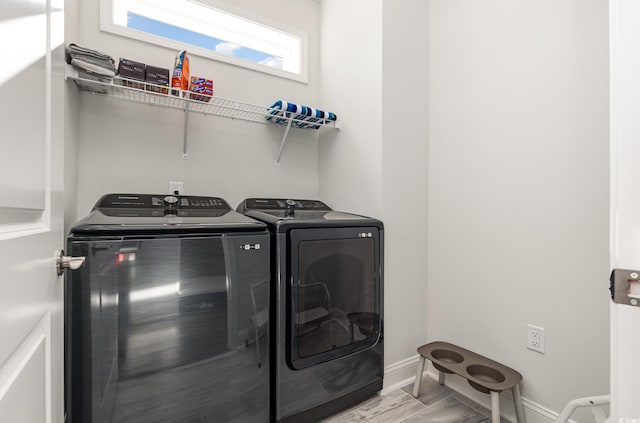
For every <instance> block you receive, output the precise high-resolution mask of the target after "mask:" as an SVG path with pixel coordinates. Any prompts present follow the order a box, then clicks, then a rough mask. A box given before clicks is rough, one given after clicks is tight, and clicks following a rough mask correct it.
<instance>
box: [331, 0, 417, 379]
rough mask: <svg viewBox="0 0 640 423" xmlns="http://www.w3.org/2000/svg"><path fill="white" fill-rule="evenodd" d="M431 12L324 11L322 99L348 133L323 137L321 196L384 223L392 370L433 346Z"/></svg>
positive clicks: (407, 5)
mask: <svg viewBox="0 0 640 423" xmlns="http://www.w3.org/2000/svg"><path fill="white" fill-rule="evenodd" d="M427 6H428V3H427V2H424V1H420V0H404V1H397V0H396V1H391V0H388V1H375V2H371V1H350V2H342V1H338V0H335V1H333V0H323V1H322V43H321V58H320V69H321V75H322V89H321V99H322V102H323V103H327V104H335V105H336V106H335V107H336V109H337V110H338V111H339V113H340V114H341V116H342V118H343V129H342V130H341V131H340V132H338V133H332V132H323V133H322V134H321V135H320V141H319V151H320V195H321V197H322V198H323V199H325V200H326V201H328V202H329V204H331V205H332V206H334V208H338V209H341V210H345V211H351V212H356V213H362V214H365V215H371V216H374V217H378V218H381V219H382V220H383V221H384V223H385V242H386V245H385V286H384V290H385V301H384V304H385V311H384V324H385V364H386V365H387V366H392V367H394V366H395V365H396V364H397V363H399V362H402V361H403V360H406V359H408V358H411V357H413V356H414V355H415V348H416V347H417V346H419V345H421V344H423V343H424V342H425V341H426V321H425V320H426V307H425V306H426V303H427V297H426V273H425V267H424V263H425V259H426V236H427V233H426V228H427V226H426V216H425V211H426V197H427V192H426V177H427V172H426V160H427V119H426V113H427V43H428V38H427V35H428V33H427V26H426V25H425V22H426V19H427V17H428V14H427V11H428V10H427ZM355 16H357V19H354V17H355ZM408 118H409V119H411V121H408V120H407V119H408ZM409 370H410V373H409V374H412V373H413V371H414V370H413V368H410V369H409ZM405 377H406V376H405ZM395 381H396V380H395V379H393V381H392V382H389V379H387V380H386V381H385V384H386V385H388V384H389V383H394V382H395Z"/></svg>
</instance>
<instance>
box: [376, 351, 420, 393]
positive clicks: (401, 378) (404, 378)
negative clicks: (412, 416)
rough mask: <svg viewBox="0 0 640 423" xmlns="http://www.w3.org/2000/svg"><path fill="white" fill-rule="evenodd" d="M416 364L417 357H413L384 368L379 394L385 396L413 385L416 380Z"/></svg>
mask: <svg viewBox="0 0 640 423" xmlns="http://www.w3.org/2000/svg"><path fill="white" fill-rule="evenodd" d="M417 364H418V356H417V355H415V356H413V357H409V358H406V359H404V360H400V361H397V362H395V363H392V364H390V365H388V366H386V367H385V368H384V384H383V388H382V392H381V393H382V394H386V393H388V392H391V391H395V390H396V389H400V388H402V387H403V386H405V385H408V384H410V383H413V381H414V380H416V371H417V370H418V368H417V367H416V365H417Z"/></svg>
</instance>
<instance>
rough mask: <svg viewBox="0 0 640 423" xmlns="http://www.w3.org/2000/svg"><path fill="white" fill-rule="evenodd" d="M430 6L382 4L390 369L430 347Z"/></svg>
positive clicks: (418, 0)
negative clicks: (428, 292)
mask: <svg viewBox="0 0 640 423" xmlns="http://www.w3.org/2000/svg"><path fill="white" fill-rule="evenodd" d="M428 7H429V2H425V1H424V0H402V1H398V0H384V1H383V7H382V11H383V15H382V53H383V55H382V57H383V60H382V168H381V175H382V217H383V219H384V223H385V229H386V231H385V237H386V238H385V241H386V249H385V254H386V256H385V258H386V259H385V278H386V279H385V355H386V356H385V362H386V363H387V364H392V363H396V362H398V361H401V360H402V359H406V358H408V357H413V356H415V354H416V348H417V347H418V346H420V345H422V344H424V343H425V342H426V340H427V308H428V307H429V305H430V303H431V301H430V299H429V298H428V297H427V272H426V265H425V264H426V257H427V236H428V233H427V216H426V211H427V185H426V184H427V160H428V155H427V148H428V139H427V135H428V119H427V113H428V106H429V104H428V94H429V93H428V74H429V69H428V65H429V63H428V49H429V46H428V45H429V29H428V26H427V25H426V22H427V20H428V19H429V10H428ZM411 370H413V369H411Z"/></svg>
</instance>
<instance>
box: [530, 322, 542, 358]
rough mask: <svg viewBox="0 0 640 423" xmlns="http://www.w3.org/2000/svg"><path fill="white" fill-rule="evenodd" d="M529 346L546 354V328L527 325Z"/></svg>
mask: <svg viewBox="0 0 640 423" xmlns="http://www.w3.org/2000/svg"><path fill="white" fill-rule="evenodd" d="M527 348H528V349H530V350H532V351H535V352H539V353H540V354H544V328H541V327H540V326H535V325H527Z"/></svg>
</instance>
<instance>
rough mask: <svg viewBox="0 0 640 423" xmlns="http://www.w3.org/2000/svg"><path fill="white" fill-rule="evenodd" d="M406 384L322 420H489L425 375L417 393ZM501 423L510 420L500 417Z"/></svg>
mask: <svg viewBox="0 0 640 423" xmlns="http://www.w3.org/2000/svg"><path fill="white" fill-rule="evenodd" d="M412 390H413V385H407V386H405V387H403V388H402V389H398V390H395V391H393V392H390V393H387V394H385V395H376V396H375V397H373V398H371V399H369V400H368V401H366V402H364V403H362V404H358V405H357V406H355V407H353V408H351V409H348V410H345V411H343V412H342V413H340V414H337V415H335V416H332V417H330V418H328V419H326V420H323V423H356V422H358V423H489V422H491V412H490V411H489V410H487V409H486V408H484V407H482V406H480V405H479V404H477V403H475V402H473V401H471V400H470V399H468V398H466V397H464V396H462V395H460V394H458V393H457V392H455V391H453V390H452V389H450V388H447V387H446V386H441V385H439V384H438V382H437V381H435V380H433V379H431V378H430V377H428V376H424V378H423V380H422V385H421V387H420V396H419V397H418V398H413V396H411V394H410V393H411V391H412ZM502 423H509V422H508V421H507V420H506V419H504V418H503V419H502Z"/></svg>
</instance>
